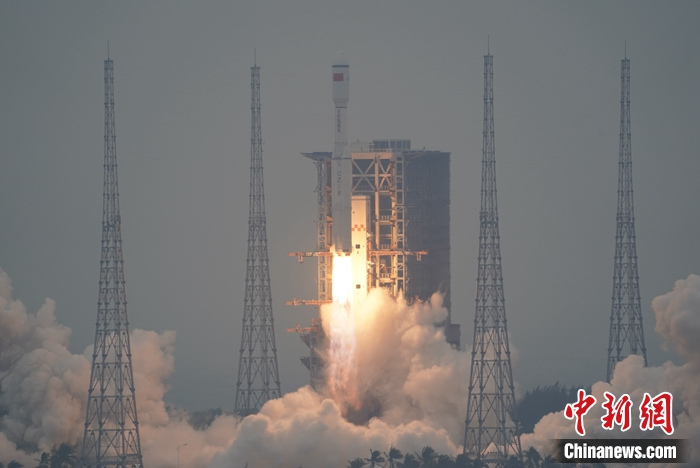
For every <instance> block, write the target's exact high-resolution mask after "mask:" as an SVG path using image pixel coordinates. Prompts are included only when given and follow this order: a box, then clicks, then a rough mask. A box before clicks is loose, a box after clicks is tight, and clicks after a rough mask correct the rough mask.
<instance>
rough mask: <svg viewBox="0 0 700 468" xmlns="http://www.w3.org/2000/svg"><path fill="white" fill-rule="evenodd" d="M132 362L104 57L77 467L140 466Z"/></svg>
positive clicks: (110, 87)
mask: <svg viewBox="0 0 700 468" xmlns="http://www.w3.org/2000/svg"><path fill="white" fill-rule="evenodd" d="M131 364H132V363H131V346H130V344H129V318H128V315H127V311H126V281H125V279H124V259H123V255H122V235H121V216H120V215H119V188H118V184H117V145H116V137H115V132H114V68H113V64H112V60H110V59H109V58H107V60H105V160H104V191H103V197H102V254H101V258H100V286H99V296H98V300H97V324H96V331H95V347H94V350H93V353H92V371H91V373H90V387H89V390H88V404H87V412H86V415H85V432H84V435H83V446H82V451H81V456H80V466H81V467H105V466H114V467H121V468H126V467H139V468H141V467H142V466H143V464H142V459H141V441H140V438H139V423H138V417H137V415H136V396H135V391H134V374H133V369H132V365H131Z"/></svg>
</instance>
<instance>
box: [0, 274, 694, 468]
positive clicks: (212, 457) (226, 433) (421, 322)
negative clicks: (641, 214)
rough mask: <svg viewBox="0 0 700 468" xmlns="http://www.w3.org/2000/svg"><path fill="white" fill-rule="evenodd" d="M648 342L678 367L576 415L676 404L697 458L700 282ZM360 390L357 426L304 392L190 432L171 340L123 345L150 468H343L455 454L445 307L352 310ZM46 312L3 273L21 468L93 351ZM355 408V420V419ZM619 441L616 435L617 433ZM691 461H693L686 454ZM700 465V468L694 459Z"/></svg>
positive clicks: (666, 304)
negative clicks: (395, 454)
mask: <svg viewBox="0 0 700 468" xmlns="http://www.w3.org/2000/svg"><path fill="white" fill-rule="evenodd" d="M652 306H653V308H654V311H655V313H656V319H657V331H658V332H659V333H660V334H661V336H663V337H664V339H665V340H666V341H667V343H668V346H669V347H672V348H673V349H676V350H677V351H678V352H679V353H680V354H681V355H682V356H683V357H684V358H686V359H687V362H686V363H685V364H683V365H681V366H678V365H674V364H673V363H671V362H667V363H665V364H664V365H662V366H658V367H644V366H643V362H642V360H641V359H640V358H639V357H638V356H631V357H629V358H628V359H626V360H624V361H622V362H621V363H619V364H618V366H617V368H616V370H615V375H614V378H613V380H612V382H611V383H610V384H608V383H605V382H598V383H596V384H594V385H593V387H592V394H593V395H594V396H595V397H596V398H597V400H598V404H596V406H595V407H594V408H593V409H592V410H591V411H590V412H589V413H588V414H587V415H586V429H587V432H588V435H589V436H591V437H600V438H606V437H609V436H610V435H611V434H610V432H609V431H605V430H604V429H602V427H601V424H600V417H601V416H602V413H603V411H602V406H601V404H602V402H603V401H604V397H603V393H604V392H605V391H609V392H611V393H613V394H614V395H616V396H618V397H619V396H621V395H622V394H624V393H627V394H628V395H629V396H630V397H631V399H632V401H633V402H634V403H635V406H637V407H638V405H639V403H640V402H641V400H642V396H643V393H644V392H647V393H650V394H651V395H652V396H655V395H657V394H659V393H661V392H665V391H666V392H671V393H672V394H673V396H674V403H673V412H674V425H675V428H676V430H675V434H674V437H678V438H686V439H689V440H691V441H692V443H693V445H694V447H695V448H698V447H700V347H699V345H698V342H697V339H696V337H697V336H698V330H700V277H699V276H695V275H691V276H689V277H688V278H687V279H686V280H682V281H678V282H677V283H676V286H675V288H674V290H673V291H672V292H670V293H668V294H666V295H664V296H660V297H658V298H656V299H655V300H654V302H653V305H652ZM358 307H359V308H360V311H359V312H358V313H357V314H356V323H355V327H356V330H357V337H358V346H357V350H358V352H357V355H356V356H355V362H356V364H357V368H358V372H357V388H358V393H359V395H360V399H361V401H363V402H364V404H365V407H364V408H363V409H361V410H360V411H359V412H358V413H356V414H354V417H356V418H359V419H363V418H364V422H363V423H360V424H353V423H351V422H349V421H348V419H351V418H350V417H349V416H345V415H344V413H346V412H347V410H348V408H346V407H344V406H343V405H342V404H338V403H336V402H335V401H334V400H333V399H331V398H329V397H328V396H327V395H326V394H324V393H322V394H319V393H317V392H315V391H314V390H312V389H311V388H310V387H303V388H301V389H299V390H297V391H295V392H292V393H288V394H286V395H284V396H283V397H282V398H279V399H277V400H273V401H270V402H268V403H267V404H266V405H265V406H264V407H263V408H262V410H261V411H260V412H259V413H258V414H256V415H251V416H248V417H246V418H244V419H242V420H241V419H240V418H237V417H233V416H220V417H218V418H216V419H215V420H214V421H213V422H212V424H211V425H210V426H208V427H207V428H206V429H203V430H197V429H195V428H193V427H192V426H191V425H190V424H189V423H188V416H189V415H188V413H187V412H186V411H184V410H173V409H172V408H168V407H167V406H166V404H165V403H164V396H165V394H166V392H167V390H168V387H167V384H166V382H167V379H168V378H169V376H170V375H171V374H172V372H173V370H174V357H173V354H174V343H175V333H174V332H171V331H166V332H163V333H156V332H153V331H143V330H134V331H133V332H132V334H131V345H132V354H133V360H134V378H135V384H136V397H137V404H138V413H139V420H140V434H141V446H142V453H143V456H144V464H145V465H147V466H148V467H149V468H172V467H173V466H175V465H176V463H177V454H178V452H177V447H178V446H180V445H182V444H187V445H186V446H182V447H181V448H180V450H179V455H180V461H181V466H183V467H194V466H197V467H205V466H208V467H210V468H224V467H225V468H229V467H231V466H244V465H245V464H246V463H248V466H249V467H250V468H256V467H292V468H296V467H298V466H300V465H303V466H308V467H313V466H344V465H345V464H347V461H348V460H349V459H352V458H355V457H358V456H363V455H366V454H367V453H368V451H369V449H377V450H382V451H386V450H388V448H389V447H390V446H395V447H398V448H399V449H400V450H402V451H403V452H416V451H420V450H421V448H422V447H423V446H425V445H430V446H432V447H433V448H434V449H435V450H436V451H438V452H440V453H447V454H452V455H456V454H457V453H459V452H460V449H461V447H460V444H461V442H462V437H463V430H464V426H463V425H464V415H465V411H466V395H467V386H468V380H469V379H468V377H469V363H470V359H469V356H468V354H465V353H461V352H458V351H455V350H453V349H452V348H451V347H450V346H449V345H448V344H447V343H445V338H444V335H443V332H442V330H441V329H440V328H439V327H435V326H434V324H435V323H439V322H441V321H443V320H444V319H445V317H446V310H445V309H444V308H443V307H442V306H441V297H440V296H439V295H435V296H434V297H433V298H432V299H431V300H430V301H429V302H427V303H418V304H412V305H409V304H407V303H406V301H405V300H404V299H403V298H398V299H393V298H391V297H389V295H388V294H387V293H386V292H385V291H383V290H381V289H376V290H374V291H372V292H371V294H370V295H369V296H368V297H367V299H366V301H365V302H364V303H363V304H361V305H359V306H358ZM54 310H55V304H54V303H53V301H51V300H50V299H47V300H46V302H45V303H44V305H43V306H42V307H41V308H40V309H39V310H38V311H37V312H36V314H31V313H28V312H27V311H26V308H25V306H24V305H23V304H22V303H21V302H20V301H17V300H14V299H13V298H12V287H11V284H10V280H9V278H8V276H7V274H5V272H3V271H2V270H0V389H1V391H2V392H1V393H0V409H2V410H3V413H2V417H0V456H1V457H3V458H4V459H1V458H0V461H3V462H5V463H7V462H8V461H9V460H11V459H17V460H18V461H20V462H21V463H24V464H25V465H27V466H30V465H31V464H32V463H34V459H36V458H38V453H39V452H41V451H50V450H51V449H52V448H54V447H56V446H58V445H59V444H60V443H64V442H65V443H69V444H76V443H77V442H78V441H79V440H80V438H81V437H82V431H83V423H84V415H85V404H86V392H87V387H88V380H89V373H90V356H91V347H88V348H87V349H86V350H85V352H84V353H83V354H79V355H76V354H72V353H70V352H69V351H68V344H69V339H70V330H69V329H68V328H66V327H65V326H63V325H61V324H59V323H57V322H56V319H55V315H54ZM363 411H364V412H363ZM616 430H619V429H616ZM660 435H661V434H660V430H659V429H655V430H654V431H641V430H640V429H639V427H638V422H637V424H636V426H635V424H634V423H633V427H632V429H630V431H628V432H627V433H626V436H628V437H640V438H644V437H647V438H648V437H652V438H658V437H660ZM570 437H572V438H573V437H575V431H574V425H573V421H570V420H568V419H566V418H565V417H564V415H563V411H562V412H558V413H553V414H549V415H547V416H545V417H544V418H542V420H541V421H540V422H539V423H538V424H537V425H536V426H535V430H534V432H533V433H532V434H526V435H524V436H523V437H522V444H523V448H524V449H527V448H528V447H530V446H534V447H535V448H537V449H538V450H540V451H543V452H545V453H546V452H547V451H548V450H549V444H550V443H551V440H552V439H557V438H570ZM694 454H695V455H694V456H695V457H697V456H698V455H697V454H698V450H694ZM693 461H694V462H695V463H697V462H699V461H700V460H699V459H698V458H695V459H694V460H693Z"/></svg>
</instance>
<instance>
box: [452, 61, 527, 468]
mask: <svg viewBox="0 0 700 468" xmlns="http://www.w3.org/2000/svg"><path fill="white" fill-rule="evenodd" d="M481 171H482V172H481V210H480V213H479V219H480V232H479V271H478V275H477V280H476V313H475V316H474V341H473V345H472V362H471V372H470V375H469V396H468V400H467V418H466V429H465V434H464V454H465V455H467V456H469V457H470V458H472V459H476V460H480V461H481V462H484V463H487V464H489V466H497V467H504V466H505V464H506V462H507V461H508V459H509V458H510V457H511V456H515V457H517V458H518V459H520V460H522V451H521V446H520V436H519V435H518V434H517V433H516V427H515V422H514V419H515V417H514V412H515V390H514V387H513V372H512V368H511V362H510V347H509V345H508V327H507V320H506V309H505V301H504V296H503V274H502V271H501V240H500V235H499V232H498V205H497V201H496V155H495V148H494V123H493V56H492V55H490V54H487V55H485V56H484V134H483V158H482V163H481ZM492 464H493V465H492Z"/></svg>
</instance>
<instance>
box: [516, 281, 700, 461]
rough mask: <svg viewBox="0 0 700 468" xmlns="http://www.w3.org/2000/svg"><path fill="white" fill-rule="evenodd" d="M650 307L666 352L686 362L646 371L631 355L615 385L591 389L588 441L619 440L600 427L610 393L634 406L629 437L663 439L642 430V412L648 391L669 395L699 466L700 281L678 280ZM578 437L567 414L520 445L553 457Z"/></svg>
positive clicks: (679, 433)
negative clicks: (556, 443)
mask: <svg viewBox="0 0 700 468" xmlns="http://www.w3.org/2000/svg"><path fill="white" fill-rule="evenodd" d="M651 306H652V309H653V310H654V313H655V315H656V331H657V332H658V333H659V334H660V335H661V336H662V337H663V338H664V340H665V343H666V346H667V348H671V349H674V350H676V351H677V352H678V353H679V354H680V355H681V356H682V357H683V358H685V359H686V362H685V363H684V364H683V365H680V366H678V365H675V364H673V363H672V362H670V361H668V362H666V363H664V364H663V365H661V366H658V367H644V360H643V359H642V358H641V356H637V355H632V356H630V357H628V358H627V359H625V360H624V361H621V362H620V363H618V364H617V366H616V367H615V374H614V376H613V378H612V381H611V382H610V383H607V382H597V383H596V384H594V385H593V387H592V390H591V393H592V395H593V396H594V397H595V398H596V400H597V403H596V405H595V406H594V407H593V408H592V409H591V410H590V411H589V412H588V414H586V416H585V418H584V421H585V429H586V436H587V437H592V438H601V439H604V438H609V437H611V436H619V435H620V428H619V426H617V427H615V429H614V431H608V430H605V429H603V427H602V424H601V419H600V418H601V417H602V416H603V415H604V409H603V407H602V403H603V402H604V401H605V397H604V392H606V391H607V392H610V393H612V394H613V395H615V396H616V397H617V398H619V397H621V396H622V395H623V394H628V395H629V396H630V399H631V400H632V402H633V420H632V427H631V428H630V429H629V430H628V431H626V432H625V435H624V437H626V438H640V439H641V438H655V439H657V438H662V437H664V436H665V435H664V433H663V431H662V430H661V429H659V428H655V429H653V430H650V431H642V430H641V429H640V427H639V420H638V419H637V418H638V416H639V413H638V407H639V404H640V403H641V402H642V400H643V398H644V393H645V392H646V393H648V394H649V395H650V396H651V397H654V396H656V395H658V394H659V393H662V392H670V393H671V394H672V395H673V425H674V428H675V431H674V434H673V437H674V438H679V439H687V440H689V441H690V443H691V446H692V450H691V456H692V463H694V466H697V464H698V463H700V338H699V337H700V276H697V275H690V276H688V278H686V279H685V280H678V281H676V284H675V286H674V288H673V291H672V292H669V293H668V294H664V295H663V296H659V297H657V298H656V299H654V300H653V302H652V304H651ZM576 437H578V436H577V435H576V432H575V429H574V422H573V421H571V420H568V419H566V418H565V417H564V411H559V412H557V413H551V414H548V415H547V416H545V417H543V418H542V419H541V420H540V422H538V423H537V425H535V429H534V432H533V433H532V434H526V435H523V437H522V439H521V441H522V446H523V449H526V448H528V447H530V446H532V447H535V448H536V449H538V450H539V451H540V452H542V453H548V452H549V450H550V444H551V441H552V439H566V438H576Z"/></svg>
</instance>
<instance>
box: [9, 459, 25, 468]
mask: <svg viewBox="0 0 700 468" xmlns="http://www.w3.org/2000/svg"><path fill="white" fill-rule="evenodd" d="M7 468H24V465H23V464H21V463H20V462H18V461H17V460H12V461H11V462H10V463H8V464H7Z"/></svg>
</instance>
